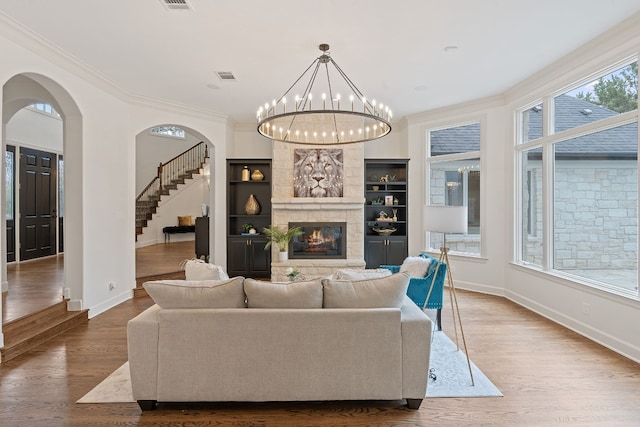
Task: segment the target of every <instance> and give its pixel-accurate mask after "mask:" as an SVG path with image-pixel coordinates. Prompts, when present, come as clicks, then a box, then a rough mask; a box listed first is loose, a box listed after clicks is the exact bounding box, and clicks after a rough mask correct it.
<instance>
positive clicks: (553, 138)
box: [513, 54, 640, 299]
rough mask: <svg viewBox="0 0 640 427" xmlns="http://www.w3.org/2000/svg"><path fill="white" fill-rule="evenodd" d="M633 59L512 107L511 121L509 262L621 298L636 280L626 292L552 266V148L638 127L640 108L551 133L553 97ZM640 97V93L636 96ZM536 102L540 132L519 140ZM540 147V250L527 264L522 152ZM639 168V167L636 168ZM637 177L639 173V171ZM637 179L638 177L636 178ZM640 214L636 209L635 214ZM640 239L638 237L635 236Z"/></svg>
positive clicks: (639, 288) (636, 295)
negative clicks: (536, 259) (538, 259)
mask: <svg viewBox="0 0 640 427" xmlns="http://www.w3.org/2000/svg"><path fill="white" fill-rule="evenodd" d="M634 62H639V63H640V55H639V54H634V55H632V56H628V57H625V58H624V59H621V60H618V61H615V62H613V63H611V64H610V65H608V66H606V67H603V68H599V69H598V70H596V71H595V72H593V73H590V74H588V75H587V76H585V77H582V78H580V79H577V80H575V81H574V82H573V83H571V84H569V85H565V86H563V87H561V88H559V89H557V90H555V91H549V92H548V93H547V94H546V95H545V96H543V97H538V98H536V99H534V100H532V101H530V102H528V103H526V104H525V105H524V106H522V107H520V108H515V109H514V110H513V114H514V123H515V135H514V150H513V154H514V165H515V168H514V182H515V183H516V186H515V194H514V199H513V200H514V205H515V206H514V213H515V215H516V217H515V220H514V230H513V235H514V251H513V262H514V263H515V264H517V265H520V266H523V267H528V268H533V269H535V270H538V271H542V272H544V273H548V274H551V275H553V276H558V277H562V278H563V279H567V280H570V281H572V282H575V283H578V284H580V285H586V286H590V287H594V288H597V289H600V290H604V291H606V292H609V293H613V294H616V295H620V296H625V297H633V298H634V299H638V298H639V297H640V286H638V282H639V281H640V279H639V280H637V281H636V291H635V292H634V291H627V290H625V289H623V288H621V287H616V286H614V285H611V284H608V283H604V282H599V281H596V280H593V279H590V278H587V277H582V276H577V275H572V274H571V273H567V272H565V271H562V270H556V269H555V268H554V254H555V240H554V239H555V237H554V233H555V224H554V206H553V203H554V201H555V199H554V190H555V179H554V171H555V169H556V159H555V157H556V156H555V147H556V144H559V143H562V142H564V141H569V140H572V139H575V138H579V137H581V136H585V135H591V134H595V133H598V132H602V131H606V130H610V129H614V128H617V127H620V126H624V125H628V124H634V123H635V124H636V126H638V127H640V109H636V110H632V111H628V112H624V113H618V114H617V115H614V116H611V117H607V118H603V119H600V120H596V121H594V122H590V123H587V124H583V125H580V126H577V127H574V128H571V129H565V130H562V131H558V132H555V122H554V120H555V103H554V101H555V98H556V97H558V96H560V95H563V94H566V93H568V92H570V91H572V90H574V89H576V88H580V87H582V86H584V85H585V84H587V83H589V82H592V81H595V80H597V79H598V78H599V77H601V76H605V75H608V74H610V73H611V72H613V71H616V70H618V69H620V68H622V67H625V66H627V65H630V64H632V63H634ZM639 97H640V95H639ZM537 105H542V114H543V116H542V135H541V137H539V138H536V139H533V140H527V141H523V137H524V134H525V132H524V130H523V123H524V120H523V114H524V113H525V112H526V111H528V110H529V109H532V108H533V107H535V106H537ZM638 144H639V145H640V132H639V135H638ZM538 147H540V148H541V149H542V174H541V177H542V216H543V219H542V230H543V231H542V235H541V236H537V238H539V239H540V238H541V239H542V246H543V253H542V265H537V264H531V263H529V262H527V261H525V260H524V259H523V255H524V254H523V245H524V239H525V237H526V236H525V233H524V230H525V228H524V227H526V226H527V224H524V216H523V209H524V206H523V203H522V200H523V194H522V191H523V184H524V183H523V179H524V174H523V172H524V171H523V160H522V158H523V153H525V152H526V151H528V150H532V149H535V148H538ZM638 166H640V157H638V160H637V161H636V167H638ZM638 170H639V171H640V168H638ZM639 176H640V174H639ZM639 179H640V178H639ZM638 193H639V194H640V185H639V186H638ZM638 216H639V217H640V212H639V213H638ZM638 222H639V224H638V235H639V236H640V221H638ZM638 241H640V238H639V239H638Z"/></svg>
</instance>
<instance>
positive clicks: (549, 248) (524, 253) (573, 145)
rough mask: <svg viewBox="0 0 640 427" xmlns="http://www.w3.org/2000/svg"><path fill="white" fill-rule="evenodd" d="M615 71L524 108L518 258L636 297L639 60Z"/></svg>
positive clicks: (521, 113) (519, 149) (518, 149)
mask: <svg viewBox="0 0 640 427" xmlns="http://www.w3.org/2000/svg"><path fill="white" fill-rule="evenodd" d="M612 69H613V70H614V71H604V72H603V73H601V77H597V78H591V79H585V80H584V81H583V82H581V83H578V84H576V85H575V86H574V89H571V90H568V91H563V93H562V94H561V95H557V94H549V95H548V96H547V97H545V98H544V99H543V102H542V103H540V104H536V106H535V107H533V108H530V107H525V108H523V109H521V110H520V111H519V112H518V113H517V117H518V118H519V126H518V129H519V135H518V139H517V140H518V141H519V145H517V146H516V148H515V149H516V153H517V154H518V158H519V162H518V169H519V170H518V176H519V182H520V185H519V186H518V188H519V196H518V197H517V198H516V200H520V202H519V206H518V212H519V228H518V229H519V233H517V235H518V239H519V242H518V245H517V247H518V248H519V251H518V256H517V261H518V262H520V263H522V264H526V265H534V266H536V267H537V268H539V269H541V270H545V271H550V272H554V273H556V274H559V275H562V276H565V277H566V278H568V279H572V280H575V281H576V282H579V283H583V284H587V285H591V286H596V287H599V288H601V289H606V290H611V291H613V292H616V293H619V294H623V295H624V294H629V295H634V296H638V206H637V205H638V115H637V108H638V104H637V101H638V89H637V88H638V78H637V76H638V66H637V62H633V63H628V64H626V65H623V66H617V67H611V68H609V70H612ZM530 105H531V104H530ZM549 107H551V108H549ZM545 114H546V115H545ZM545 122H546V123H551V124H552V125H551V126H547V127H545V126H543V123H545ZM587 126H588V127H587ZM547 129H548V131H547ZM545 170H546V171H548V172H547V173H545V172H544V171H545ZM545 203H546V205H547V207H544V206H545ZM545 215H546V216H547V217H545ZM545 226H546V227H549V229H548V230H545V228H544V227H545ZM545 248H546V250H545Z"/></svg>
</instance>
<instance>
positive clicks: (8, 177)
mask: <svg viewBox="0 0 640 427" xmlns="http://www.w3.org/2000/svg"><path fill="white" fill-rule="evenodd" d="M7 148H8V147H7ZM15 157H16V153H15V152H14V151H13V150H11V151H9V149H7V150H6V151H5V152H4V173H5V180H4V185H5V188H4V190H5V191H4V194H5V197H6V201H5V214H6V216H7V221H12V220H13V216H14V212H15V205H14V203H15V193H14V191H13V189H14V186H15V182H14V173H15V170H16V168H15Z"/></svg>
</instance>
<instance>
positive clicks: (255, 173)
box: [251, 169, 264, 181]
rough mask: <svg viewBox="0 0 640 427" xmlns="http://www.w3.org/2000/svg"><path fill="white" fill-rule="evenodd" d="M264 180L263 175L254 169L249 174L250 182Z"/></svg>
mask: <svg viewBox="0 0 640 427" xmlns="http://www.w3.org/2000/svg"><path fill="white" fill-rule="evenodd" d="M263 179H264V174H263V173H262V172H260V169H256V170H254V171H253V172H251V181H262V180H263Z"/></svg>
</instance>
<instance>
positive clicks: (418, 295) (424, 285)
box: [380, 253, 447, 331]
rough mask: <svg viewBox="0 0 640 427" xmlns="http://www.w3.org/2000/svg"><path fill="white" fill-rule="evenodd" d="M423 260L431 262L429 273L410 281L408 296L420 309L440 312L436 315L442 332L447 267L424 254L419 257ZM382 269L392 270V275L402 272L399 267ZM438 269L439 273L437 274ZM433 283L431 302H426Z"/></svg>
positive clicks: (391, 266) (388, 266)
mask: <svg viewBox="0 0 640 427" xmlns="http://www.w3.org/2000/svg"><path fill="white" fill-rule="evenodd" d="M418 256H420V257H422V258H427V259H429V260H430V261H431V262H430V263H429V268H428V269H427V273H426V274H425V276H424V277H422V278H415V277H412V278H411V279H410V280H409V288H408V289H407V296H408V297H409V298H410V299H411V300H412V301H413V302H414V303H416V305H417V306H418V307H421V308H422V309H423V310H425V309H431V310H438V311H437V314H436V325H437V328H438V330H439V331H441V330H442V300H443V297H444V281H445V278H446V277H447V265H446V264H445V263H444V262H440V261H439V260H438V259H437V258H434V257H432V256H431V255H429V254H425V253H422V254H420V255H418ZM380 268H386V269H387V270H390V271H391V273H398V272H400V266H399V265H381V266H380ZM436 269H437V270H438V272H437V273H436ZM434 275H435V277H436V280H435V282H433V276H434ZM432 282H433V290H432V291H431V295H430V296H429V301H425V300H426V299H427V295H428V294H429V288H430V287H431V283H432Z"/></svg>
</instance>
